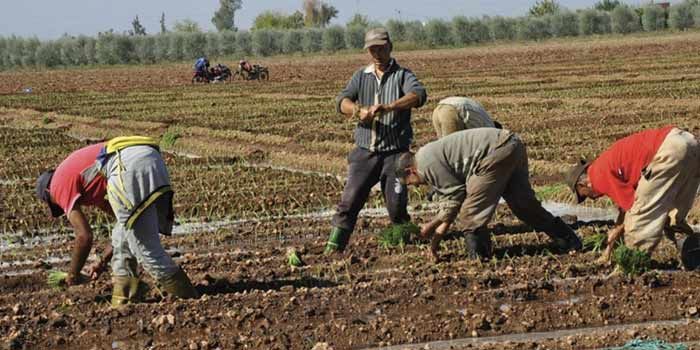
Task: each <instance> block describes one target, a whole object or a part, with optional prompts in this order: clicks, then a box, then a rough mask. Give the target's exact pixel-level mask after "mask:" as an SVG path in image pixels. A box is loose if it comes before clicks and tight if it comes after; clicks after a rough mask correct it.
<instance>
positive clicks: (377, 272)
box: [0, 209, 700, 349]
mask: <svg viewBox="0 0 700 350" xmlns="http://www.w3.org/2000/svg"><path fill="white" fill-rule="evenodd" d="M414 216H415V217H417V221H422V220H423V219H426V218H427V217H428V214H427V213H419V214H414ZM497 216H498V217H497V219H496V220H495V223H494V224H493V225H492V228H493V229H494V240H495V248H496V257H495V258H494V259H492V260H491V261H486V262H479V261H468V260H466V258H465V255H464V254H463V252H462V249H463V246H462V244H461V240H460V239H459V237H454V238H453V239H451V240H449V241H447V242H446V243H445V244H444V246H443V251H442V253H443V257H444V258H445V262H442V263H440V264H437V265H436V264H433V263H431V262H430V260H429V256H428V248H427V246H426V245H424V244H421V243H415V244H409V245H407V246H405V247H404V248H403V249H401V248H392V249H385V248H380V247H379V244H378V242H377V238H376V235H377V234H378V232H379V231H380V230H381V229H382V228H383V227H385V226H386V225H387V224H388V222H387V221H386V219H383V218H380V217H379V218H371V217H368V218H364V219H362V220H361V222H360V224H359V229H358V232H356V234H355V235H354V237H353V240H352V243H351V247H350V248H349V250H348V251H347V252H346V253H345V254H342V255H337V256H331V257H326V256H323V255H322V254H321V252H322V247H323V243H324V241H325V238H326V235H327V232H328V230H329V228H330V226H329V223H328V220H327V219H326V218H319V219H315V218H309V219H296V220H269V221H263V222H250V223H241V224H234V225H230V226H228V227H223V228H219V229H217V230H215V231H210V232H198V233H194V234H188V235H181V236H176V237H172V238H167V239H165V240H164V242H165V245H166V246H167V248H168V249H169V251H171V252H172V254H173V256H175V257H176V260H177V261H178V262H179V263H180V264H181V265H182V266H183V267H184V268H185V269H186V270H187V272H188V274H189V275H190V276H191V277H192V279H193V280H194V281H195V282H196V285H197V288H198V289H199V290H200V291H201V292H202V293H203V294H204V296H203V297H202V298H201V299H199V300H188V301H182V300H170V299H169V298H168V297H167V296H165V299H163V298H162V297H161V295H160V294H159V293H158V292H157V290H156V289H155V288H153V289H152V291H151V292H150V293H149V297H148V299H147V301H146V302H145V303H143V304H140V305H132V306H128V307H125V308H124V309H122V310H113V309H111V308H110V307H109V304H108V301H109V297H110V286H109V279H108V276H107V275H104V276H102V278H100V279H99V280H98V281H96V282H92V283H90V284H87V285H82V286H76V287H72V288H70V289H69V290H67V291H60V290H52V289H49V288H48V287H47V286H46V284H45V279H46V272H47V270H48V269H50V268H58V269H65V268H66V267H67V262H56V261H54V262H53V263H49V262H47V261H49V260H50V259H49V258H44V259H43V260H42V259H41V258H37V257H41V256H47V254H48V256H60V255H62V254H63V255H65V254H67V246H66V245H65V244H64V243H61V242H58V243H56V244H54V245H48V246H42V247H40V248H28V249H26V250H24V251H22V249H16V250H17V256H18V260H22V261H24V264H23V265H19V266H5V267H3V269H2V271H1V273H2V277H1V280H0V312H1V314H2V315H3V316H2V318H1V319H0V331H1V332H2V333H3V334H5V335H6V336H5V338H4V341H5V343H6V344H5V345H6V346H8V347H9V348H14V349H36V348H46V349H114V348H118V349H144V348H147V349H215V348H221V349H238V348H240V349H310V348H312V347H313V346H314V345H315V344H317V343H320V342H325V343H328V344H329V345H330V346H332V347H334V348H335V349H364V348H372V347H378V346H388V345H406V344H417V343H426V342H434V341H441V340H451V339H462V340H460V341H458V342H456V343H455V344H452V347H446V348H454V349H472V348H473V349H523V348H527V349H594V348H601V347H604V346H612V345H621V344H623V343H624V342H626V341H628V340H630V339H634V338H638V337H641V338H645V337H655V338H656V337H659V338H662V339H664V340H667V341H673V342H676V341H697V340H700V332H699V331H700V320H698V316H699V314H698V302H697V301H698V299H699V298H700V291H698V289H697V286H698V283H700V275H698V274H697V273H694V272H685V271H682V270H679V269H678V267H677V263H676V260H675V251H674V249H673V248H672V247H671V246H670V245H669V244H666V245H664V246H662V248H661V249H660V250H659V252H658V254H657V255H656V256H655V259H656V266H655V267H656V268H657V269H656V270H655V271H653V272H649V273H646V274H644V275H642V276H639V277H635V278H626V277H620V276H616V277H608V276H607V275H608V273H610V272H611V271H612V269H611V268H609V267H606V266H601V265H599V264H598V263H596V262H595V259H596V258H597V253H595V252H582V253H570V254H563V255H558V254H553V253H551V251H552V249H551V247H550V246H549V243H548V242H549V241H548V239H547V237H546V236H545V235H543V234H538V233H534V232H531V231H530V230H529V229H528V228H527V227H526V226H524V225H521V224H519V223H518V222H517V221H515V220H513V219H512V218H511V216H510V214H509V211H508V210H507V209H499V213H498V215H497ZM571 219H572V218H569V220H571ZM609 224H610V222H601V221H598V222H593V223H583V222H578V223H576V224H575V227H577V231H578V232H579V233H580V234H582V235H584V236H587V235H590V234H593V233H595V232H602V231H604V230H605V229H606V228H607V227H608V225H609ZM288 247H295V248H296V249H297V250H298V251H299V252H300V254H301V257H302V260H304V262H305V263H306V266H305V267H302V268H292V267H289V266H288V265H287V261H286V249H287V248H288ZM47 251H48V252H47ZM32 256H34V258H31V257H32ZM15 273H18V274H19V275H18V276H13V274H15ZM146 280H147V281H148V282H149V283H150V284H151V285H153V282H152V281H151V280H150V279H148V278H146ZM20 296H21V297H20ZM655 321H664V322H660V323H655ZM666 321H672V322H666ZM620 325H622V327H617V326H620ZM588 327H592V328H593V329H591V330H584V331H581V332H579V333H576V332H573V333H561V334H558V333H556V332H555V333H552V334H545V335H542V336H539V337H538V336H536V335H534V334H535V332H553V331H562V330H576V329H581V328H588ZM521 333H530V334H533V335H532V337H529V336H525V337H524V338H518V337H513V336H512V335H513V334H521ZM498 336H505V337H500V338H499V337H498ZM509 336H510V337H509ZM492 337H496V338H492ZM463 338H470V339H471V340H464V339H463ZM479 339H485V340H484V341H481V342H480V341H479ZM531 339H532V340H531ZM487 341H488V342H487ZM430 346H431V345H428V347H427V348H434V349H439V348H440V344H439V343H437V344H432V346H434V347H430ZM401 348H402V347H399V349H401ZM420 348H426V347H425V345H421V347H420Z"/></svg>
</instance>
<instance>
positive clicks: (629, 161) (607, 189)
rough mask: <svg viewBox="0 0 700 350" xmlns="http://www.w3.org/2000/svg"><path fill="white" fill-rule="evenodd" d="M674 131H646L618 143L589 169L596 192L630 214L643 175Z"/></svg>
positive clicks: (669, 129) (589, 175)
mask: <svg viewBox="0 0 700 350" xmlns="http://www.w3.org/2000/svg"><path fill="white" fill-rule="evenodd" d="M673 128H674V127H673V126H667V127H664V128H661V129H651V130H646V131H642V132H640V133H636V134H634V135H630V136H627V137H625V138H623V139H621V140H619V141H617V142H615V143H614V144H613V145H612V146H611V147H610V148H608V150H607V151H605V152H603V154H601V155H600V157H598V159H596V160H595V161H593V163H592V164H591V166H590V167H588V179H589V181H590V182H591V186H592V187H593V190H594V191H596V192H598V193H600V194H604V195H606V196H608V197H610V199H611V200H612V201H613V202H615V204H617V206H618V207H620V208H622V209H623V210H624V211H628V210H630V208H632V203H634V191H636V190H637V184H638V183H639V179H640V178H641V177H642V171H643V170H644V168H646V167H647V165H649V163H650V162H651V160H652V159H653V158H654V155H655V154H656V152H657V151H658V150H659V147H661V144H662V143H663V142H664V140H665V139H666V136H667V135H668V133H669V132H670V131H671V129H673Z"/></svg>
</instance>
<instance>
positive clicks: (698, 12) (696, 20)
mask: <svg viewBox="0 0 700 350" xmlns="http://www.w3.org/2000/svg"><path fill="white" fill-rule="evenodd" d="M690 14H691V16H693V24H694V25H695V26H696V27H700V4H696V5H693V6H692V7H691V8H690Z"/></svg>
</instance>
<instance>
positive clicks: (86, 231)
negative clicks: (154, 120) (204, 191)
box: [36, 136, 197, 306]
mask: <svg viewBox="0 0 700 350" xmlns="http://www.w3.org/2000/svg"><path fill="white" fill-rule="evenodd" d="M36 195H37V197H38V198H39V199H41V200H43V201H44V202H46V204H47V205H48V207H49V209H50V212H51V215H52V216H53V217H59V216H61V215H64V214H65V215H66V216H67V217H68V221H69V222H70V224H71V225H72V226H73V229H74V231H75V243H74V247H73V253H72V258H71V263H70V271H69V273H68V277H67V278H66V283H67V284H68V285H74V284H79V283H81V282H83V281H81V278H80V276H81V274H80V272H81V270H82V268H83V266H84V265H85V261H86V259H87V257H88V255H89V254H90V250H91V248H92V242H93V234H92V229H91V228H90V224H89V222H88V219H87V217H86V216H85V213H84V212H83V209H82V208H83V207H86V206H95V207H98V208H100V209H102V210H103V211H105V212H107V213H112V214H114V216H115V217H116V220H117V222H116V224H115V225H114V229H113V231H112V244H111V247H108V248H107V249H106V251H105V254H104V256H103V258H102V259H101V260H100V261H99V262H98V263H96V264H95V265H93V266H91V267H90V268H89V274H90V275H91V277H92V278H93V279H95V278H97V277H98V276H99V274H100V273H101V272H102V271H104V269H105V267H106V265H107V262H108V261H110V259H111V263H112V276H113V277H112V282H113V284H114V286H113V292H112V305H113V306H118V305H122V304H126V303H128V302H134V301H137V298H138V297H139V295H138V294H139V292H140V291H139V278H138V273H137V263H138V264H141V265H142V266H143V268H144V270H145V271H146V272H148V273H149V274H150V275H151V276H152V277H153V278H154V279H155V280H156V281H158V283H159V284H160V285H161V286H162V287H163V289H165V291H167V292H168V293H170V294H172V295H175V296H177V297H181V298H193V297H197V291H196V290H195V289H194V287H193V286H192V283H191V282H190V279H189V278H188V277H187V275H186V274H185V272H184V271H182V269H180V267H179V266H177V265H176V264H175V262H174V261H173V260H172V258H171V257H170V255H168V253H166V252H165V250H164V249H163V246H162V245H161V243H160V237H159V236H158V233H159V232H160V233H163V234H170V233H171V231H172V225H173V219H174V215H173V206H172V198H173V191H172V189H171V187H170V178H169V175H168V170H167V168H166V167H165V162H164V161H163V158H162V157H161V154H160V152H159V149H158V143H157V142H155V141H154V140H153V139H151V138H148V137H140V136H130V137H117V138H115V139H112V140H110V141H108V142H106V143H98V144H94V145H91V146H87V147H84V148H81V149H79V150H77V151H75V152H73V153H72V154H71V155H69V156H68V158H66V159H65V160H64V161H62V162H61V164H60V165H59V166H58V168H56V170H55V171H53V170H52V171H47V172H44V173H43V174H41V176H40V177H39V180H38V182H37V188H36ZM106 198H107V199H106Z"/></svg>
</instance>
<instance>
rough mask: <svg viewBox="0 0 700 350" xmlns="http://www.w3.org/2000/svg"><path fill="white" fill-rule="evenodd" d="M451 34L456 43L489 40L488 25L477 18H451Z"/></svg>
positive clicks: (462, 43)
mask: <svg viewBox="0 0 700 350" xmlns="http://www.w3.org/2000/svg"><path fill="white" fill-rule="evenodd" d="M451 27H452V36H453V38H454V42H455V43H456V44H458V45H469V44H473V43H481V42H485V41H489V39H490V38H491V35H490V31H489V27H488V26H487V25H486V23H485V21H483V20H480V19H478V18H466V17H463V16H458V17H455V18H453V19H452V26H451Z"/></svg>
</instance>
